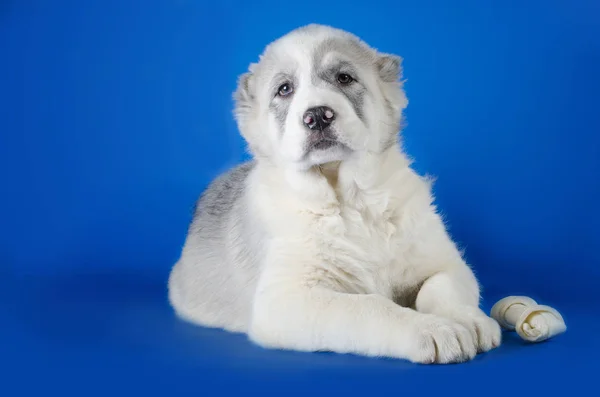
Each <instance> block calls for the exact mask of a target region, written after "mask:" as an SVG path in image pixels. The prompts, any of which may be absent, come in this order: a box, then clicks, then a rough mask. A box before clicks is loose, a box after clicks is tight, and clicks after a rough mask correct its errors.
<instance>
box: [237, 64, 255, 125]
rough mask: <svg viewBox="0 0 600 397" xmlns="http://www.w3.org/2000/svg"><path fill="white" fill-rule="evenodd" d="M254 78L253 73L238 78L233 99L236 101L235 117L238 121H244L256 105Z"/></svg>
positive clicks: (249, 72)
mask: <svg viewBox="0 0 600 397" xmlns="http://www.w3.org/2000/svg"><path fill="white" fill-rule="evenodd" d="M252 78H253V74H252V71H248V72H246V73H244V74H242V75H241V76H240V77H239V78H238V84H237V88H236V90H235V93H234V94H233V99H234V101H235V115H236V118H237V119H238V121H242V120H243V119H244V118H246V117H247V116H248V115H249V114H250V112H251V111H252V107H253V104H254V94H253V92H252V91H253V89H252V88H253V87H252V86H253V84H252V83H253V81H252Z"/></svg>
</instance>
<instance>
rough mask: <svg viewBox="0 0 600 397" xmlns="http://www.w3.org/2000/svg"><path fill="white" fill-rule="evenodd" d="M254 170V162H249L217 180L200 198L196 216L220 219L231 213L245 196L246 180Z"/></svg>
mask: <svg viewBox="0 0 600 397" xmlns="http://www.w3.org/2000/svg"><path fill="white" fill-rule="evenodd" d="M252 168H254V162H253V161H249V162H246V163H243V164H241V165H238V166H237V167H235V168H233V169H231V170H230V171H228V172H226V173H225V174H223V175H221V176H220V177H218V178H217V179H215V180H214V181H213V182H212V183H211V184H210V185H209V186H208V188H207V189H206V190H205V191H204V193H203V194H202V196H200V199H199V200H198V202H197V205H196V210H195V216H196V217H198V216H200V215H201V214H203V213H205V214H208V215H212V216H217V217H218V216H222V215H224V214H227V213H229V212H231V209H232V208H233V207H234V205H235V202H236V201H237V200H238V199H239V198H240V197H241V196H242V195H243V194H244V190H245V186H246V178H247V177H248V174H249V173H250V171H251V170H252Z"/></svg>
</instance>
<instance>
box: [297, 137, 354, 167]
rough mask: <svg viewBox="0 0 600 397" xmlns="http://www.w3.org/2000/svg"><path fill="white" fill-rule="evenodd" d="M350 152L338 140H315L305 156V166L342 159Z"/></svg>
mask: <svg viewBox="0 0 600 397" xmlns="http://www.w3.org/2000/svg"><path fill="white" fill-rule="evenodd" d="M349 154H350V149H349V148H348V147H347V146H346V145H344V144H343V143H341V142H339V141H337V140H331V139H323V140H320V141H318V142H314V143H313V144H311V145H310V147H309V148H308V149H307V151H306V155H305V156H304V157H305V158H304V161H303V163H304V166H305V168H310V167H313V166H316V165H323V164H327V163H332V162H336V161H342V160H344V159H345V158H346V157H348V155H349Z"/></svg>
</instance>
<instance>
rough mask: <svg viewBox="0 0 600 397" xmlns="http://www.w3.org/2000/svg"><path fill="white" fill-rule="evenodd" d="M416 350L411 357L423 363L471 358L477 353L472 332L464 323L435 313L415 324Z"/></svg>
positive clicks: (459, 360)
mask: <svg viewBox="0 0 600 397" xmlns="http://www.w3.org/2000/svg"><path fill="white" fill-rule="evenodd" d="M414 333H415V337H416V342H417V343H416V344H415V351H414V354H413V355H412V357H411V359H412V361H414V362H418V363H423V364H432V363H439V364H448V363H459V362H464V361H468V360H471V359H472V358H473V357H475V354H477V347H476V344H475V340H474V339H473V336H472V334H471V333H470V332H469V330H468V329H467V328H465V327H464V326H463V325H461V324H459V323H457V322H455V321H452V320H449V319H446V318H443V317H438V316H434V315H426V316H425V317H424V318H423V319H422V320H421V321H419V322H418V323H416V324H415V326H414Z"/></svg>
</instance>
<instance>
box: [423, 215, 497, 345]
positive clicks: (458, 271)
mask: <svg viewBox="0 0 600 397" xmlns="http://www.w3.org/2000/svg"><path fill="white" fill-rule="evenodd" d="M433 219H434V222H436V223H433V224H430V227H429V228H428V230H429V232H428V235H427V237H426V238H424V239H423V240H422V241H421V243H420V244H419V251H420V253H419V257H420V258H419V259H420V260H422V261H423V263H426V264H428V265H430V266H435V267H436V268H438V269H439V270H438V271H437V272H436V273H435V274H434V275H433V276H431V277H429V278H428V279H427V280H426V281H425V282H424V283H423V285H422V286H421V289H420V290H419V292H418V294H417V299H416V302H415V305H416V309H417V310H418V311H420V312H422V313H430V314H436V315H439V316H443V317H446V318H449V319H451V320H454V321H456V322H458V323H460V324H462V325H463V326H465V327H466V328H467V329H468V330H469V331H470V332H471V335H472V336H473V339H474V340H475V341H476V343H477V350H478V351H480V352H484V351H488V350H490V349H492V348H495V347H497V346H498V345H500V342H501V331H500V326H499V325H498V323H497V322H496V321H495V320H493V319H491V318H490V317H488V316H487V315H486V314H485V313H484V312H483V311H482V310H481V309H480V308H479V297H480V295H479V294H480V292H479V284H478V282H477V279H476V278H475V275H474V274H473V272H472V270H471V269H470V268H469V266H468V265H467V264H466V263H465V262H464V261H463V259H462V258H461V256H460V254H459V252H458V250H457V249H456V247H455V245H454V243H453V242H452V241H451V240H450V238H449V237H448V235H447V234H446V233H445V231H444V229H443V225H442V223H441V221H439V218H438V217H435V218H433ZM436 224H437V226H436Z"/></svg>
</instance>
